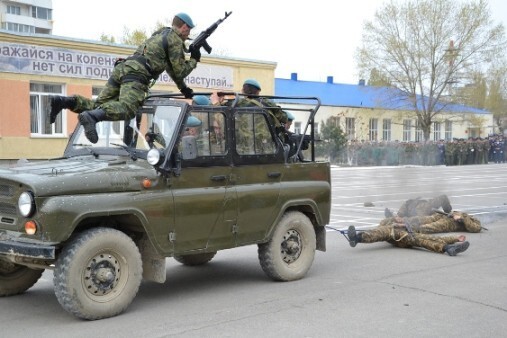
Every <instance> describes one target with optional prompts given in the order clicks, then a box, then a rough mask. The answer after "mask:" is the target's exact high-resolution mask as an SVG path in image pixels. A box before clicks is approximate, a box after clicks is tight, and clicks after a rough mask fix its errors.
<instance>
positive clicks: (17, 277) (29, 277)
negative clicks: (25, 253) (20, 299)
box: [0, 260, 44, 297]
mask: <svg viewBox="0 0 507 338" xmlns="http://www.w3.org/2000/svg"><path fill="white" fill-rule="evenodd" d="M43 272H44V270H41V269H31V268H28V267H26V266H23V265H18V264H14V263H10V262H6V261H2V260H0V297H5V296H13V295H17V294H20V293H23V292H25V291H26V290H28V289H30V288H31V287H32V286H33V285H34V284H35V283H37V281H38V280H39V279H40V278H41V276H42V273H43Z"/></svg>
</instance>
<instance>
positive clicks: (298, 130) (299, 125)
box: [294, 122, 301, 134]
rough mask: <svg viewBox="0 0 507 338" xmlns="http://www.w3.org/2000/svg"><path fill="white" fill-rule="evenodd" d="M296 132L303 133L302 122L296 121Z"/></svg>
mask: <svg viewBox="0 0 507 338" xmlns="http://www.w3.org/2000/svg"><path fill="white" fill-rule="evenodd" d="M294 133H295V134H301V122H296V123H294Z"/></svg>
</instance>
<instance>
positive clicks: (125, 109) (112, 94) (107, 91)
mask: <svg viewBox="0 0 507 338" xmlns="http://www.w3.org/2000/svg"><path fill="white" fill-rule="evenodd" d="M129 76H131V77H132V76H133V77H136V78H139V79H143V81H144V82H147V80H148V79H149V75H147V73H146V71H145V70H144V68H143V66H142V65H140V64H139V63H138V62H137V61H134V60H129V61H125V62H123V63H120V64H119V65H117V66H116V67H114V69H113V72H112V74H111V77H110V78H109V80H108V81H107V83H106V87H105V88H104V89H102V91H101V92H100V94H99V96H98V97H97V99H96V100H91V99H88V98H86V97H83V96H80V95H76V96H75V98H76V107H75V109H74V112H75V113H78V114H80V113H82V112H83V111H85V110H93V109H96V108H102V109H103V110H104V111H105V113H106V117H107V120H109V121H118V120H124V119H131V118H133V117H134V116H135V114H136V113H137V110H138V109H139V108H140V107H141V106H142V104H143V102H144V99H145V98H146V94H147V93H148V90H149V87H148V85H146V84H144V83H141V82H138V81H126V79H127V78H128V77H129Z"/></svg>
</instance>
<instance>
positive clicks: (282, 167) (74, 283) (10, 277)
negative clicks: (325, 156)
mask: <svg viewBox="0 0 507 338" xmlns="http://www.w3.org/2000/svg"><path fill="white" fill-rule="evenodd" d="M207 94H209V93H207ZM230 94H232V97H231V101H230V102H231V103H230V104H229V105H224V106H193V105H190V104H189V103H188V102H187V101H185V100H182V99H178V98H177V97H176V96H174V95H153V96H150V97H149V98H148V99H147V100H146V102H145V104H144V106H143V108H142V109H141V110H140V111H139V113H138V114H137V116H136V117H135V118H134V119H132V120H131V121H117V122H101V123H99V124H97V130H98V133H99V142H98V143H97V144H90V142H89V141H88V140H87V139H86V137H85V136H84V132H83V128H82V127H81V126H80V125H78V126H77V128H76V130H75V131H74V132H73V134H72V135H71V137H70V140H69V143H68V146H67V148H66V149H65V153H64V155H63V157H61V158H56V159H51V160H48V161H43V162H34V163H19V164H18V165H17V166H15V167H12V168H8V169H5V168H4V169H0V296H11V295H15V294H19V293H22V292H24V291H26V290H28V289H29V288H30V287H32V286H33V285H34V284H35V283H36V282H37V281H38V280H39V278H41V276H42V273H43V272H44V270H45V269H51V270H53V275H54V277H53V282H54V290H55V294H56V297H57V299H58V301H59V302H60V304H61V305H62V307H63V308H64V309H65V310H67V311H68V312H70V313H72V314H73V315H75V316H77V317H79V318H83V319H89V320H94V319H101V318H106V317H111V316H115V315H117V314H119V313H121V312H122V311H124V310H125V309H126V308H127V307H128V305H129V304H130V303H131V302H132V300H133V299H134V297H135V295H136V294H137V291H138V289H139V286H140V284H141V280H142V279H143V278H144V279H146V280H151V281H156V282H159V283H164V282H165V279H166V264H165V259H166V257H173V258H174V259H176V260H177V261H178V262H180V263H182V264H185V265H201V264H205V263H207V262H209V261H210V260H211V259H212V258H213V257H214V256H215V254H216V253H217V251H219V250H223V249H229V248H234V247H239V246H244V245H251V244H256V245H257V246H258V254H259V260H260V264H261V266H262V269H263V270H264V271H265V273H266V274H267V275H268V276H269V277H271V278H272V279H274V280H279V281H290V280H296V279H299V278H302V277H303V276H305V274H306V273H307V271H308V270H309V269H310V267H311V264H312V262H313V259H314V255H315V250H316V249H317V250H321V251H325V248H326V243H325V238H326V236H325V234H326V231H325V225H327V224H328V223H329V217H330V199H331V197H330V193H331V185H330V168H329V163H326V162H317V161H315V151H314V145H315V144H314V142H313V140H310V141H311V142H310V143H311V144H310V147H309V149H308V150H305V155H304V157H305V159H304V160H302V156H301V153H302V151H301V150H300V149H295V150H294V149H289V147H288V146H287V144H284V143H283V141H282V139H281V138H280V136H279V134H280V133H279V131H280V130H279V128H275V126H274V125H273V121H272V119H271V117H270V114H269V112H268V111H267V110H266V109H267V108H262V107H239V106H238V105H237V102H238V100H239V99H240V98H241V95H240V94H233V93H230ZM271 99H273V100H275V101H276V102H277V103H278V104H280V105H281V106H282V108H283V109H284V110H289V109H292V110H298V111H300V112H301V111H302V112H306V113H307V115H308V123H307V124H306V127H305V128H303V131H304V132H306V130H307V129H308V130H310V129H311V130H313V128H311V127H313V120H314V116H315V113H316V112H317V110H318V108H319V106H320V104H319V100H318V99H316V98H301V97H299V98H295V103H290V100H291V98H279V97H271ZM292 99H294V98H292ZM283 102H285V103H286V105H284V104H283ZM287 102H289V103H287ZM196 118H197V119H198V122H199V123H198V124H196V123H195V119H196ZM191 119H192V120H193V121H194V122H192V123H189V121H190V120H191ZM303 134H304V133H303ZM309 135H311V136H313V132H311V133H309ZM302 140H303V138H301V142H295V143H296V146H299V147H301V144H302V143H303V142H302Z"/></svg>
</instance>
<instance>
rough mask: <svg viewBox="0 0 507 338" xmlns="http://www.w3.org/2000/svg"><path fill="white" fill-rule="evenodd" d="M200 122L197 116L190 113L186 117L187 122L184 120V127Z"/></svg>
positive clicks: (197, 125) (195, 125) (198, 124)
mask: <svg viewBox="0 0 507 338" xmlns="http://www.w3.org/2000/svg"><path fill="white" fill-rule="evenodd" d="M201 124H202V122H201V120H199V119H198V118H197V117H195V116H192V115H190V116H189V117H188V118H187V122H185V126H186V127H191V128H192V127H199V126H200V125H201Z"/></svg>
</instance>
